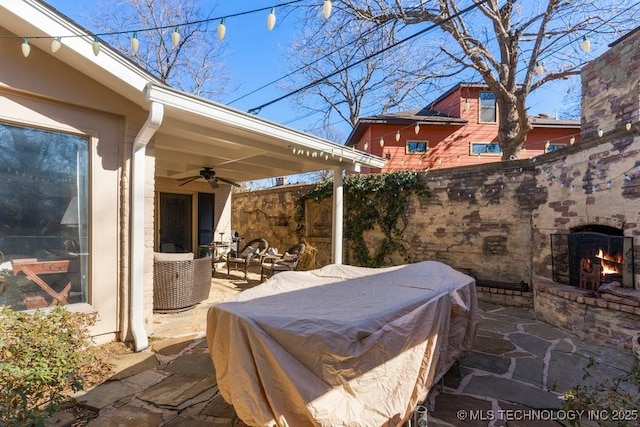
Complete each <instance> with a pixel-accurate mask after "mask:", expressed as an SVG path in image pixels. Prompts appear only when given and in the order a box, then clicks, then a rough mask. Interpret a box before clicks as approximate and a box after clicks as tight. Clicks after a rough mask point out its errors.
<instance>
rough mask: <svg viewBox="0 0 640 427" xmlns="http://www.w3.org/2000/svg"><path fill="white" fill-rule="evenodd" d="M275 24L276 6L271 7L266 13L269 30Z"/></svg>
mask: <svg viewBox="0 0 640 427" xmlns="http://www.w3.org/2000/svg"><path fill="white" fill-rule="evenodd" d="M275 25H276V8H275V7H272V8H271V12H269V15H267V28H268V29H269V31H271V30H273V27H274V26H275Z"/></svg>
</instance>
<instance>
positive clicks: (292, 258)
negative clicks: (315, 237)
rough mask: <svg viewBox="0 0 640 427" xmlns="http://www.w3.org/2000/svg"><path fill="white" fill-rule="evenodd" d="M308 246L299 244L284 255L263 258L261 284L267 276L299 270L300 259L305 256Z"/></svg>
mask: <svg viewBox="0 0 640 427" xmlns="http://www.w3.org/2000/svg"><path fill="white" fill-rule="evenodd" d="M305 249H306V246H305V244H304V243H298V244H297V245H295V246H292V247H290V248H289V249H288V250H287V251H286V252H285V253H284V254H282V255H276V256H267V257H265V258H263V260H262V262H261V264H260V282H262V281H263V280H264V277H265V275H268V276H269V277H271V276H273V275H274V274H276V273H278V272H280V271H293V270H295V269H296V268H298V263H299V262H300V258H302V255H303V254H304V251H305Z"/></svg>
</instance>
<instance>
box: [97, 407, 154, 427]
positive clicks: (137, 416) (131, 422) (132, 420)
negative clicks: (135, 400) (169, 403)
mask: <svg viewBox="0 0 640 427" xmlns="http://www.w3.org/2000/svg"><path fill="white" fill-rule="evenodd" d="M161 423H162V415H161V414H159V413H157V412H153V411H151V410H150V409H146V408H139V407H133V406H123V407H121V408H117V409H114V410H113V411H109V412H107V413H105V414H104V415H102V416H99V417H98V418H96V419H94V420H91V422H89V424H87V426H88V427H114V426H118V427H137V426H145V427H154V426H159V425H161Z"/></svg>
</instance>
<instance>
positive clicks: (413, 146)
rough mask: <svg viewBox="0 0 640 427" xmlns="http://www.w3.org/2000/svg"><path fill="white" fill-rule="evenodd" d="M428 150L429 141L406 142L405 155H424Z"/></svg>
mask: <svg viewBox="0 0 640 427" xmlns="http://www.w3.org/2000/svg"><path fill="white" fill-rule="evenodd" d="M428 150H429V141H407V148H406V149H405V152H406V154H424V153H426V152H427V151H428Z"/></svg>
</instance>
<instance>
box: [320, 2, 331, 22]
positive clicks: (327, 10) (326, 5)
mask: <svg viewBox="0 0 640 427" xmlns="http://www.w3.org/2000/svg"><path fill="white" fill-rule="evenodd" d="M322 13H323V14H324V18H325V19H329V17H330V16H331V1H330V0H324V3H323V5H322Z"/></svg>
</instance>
